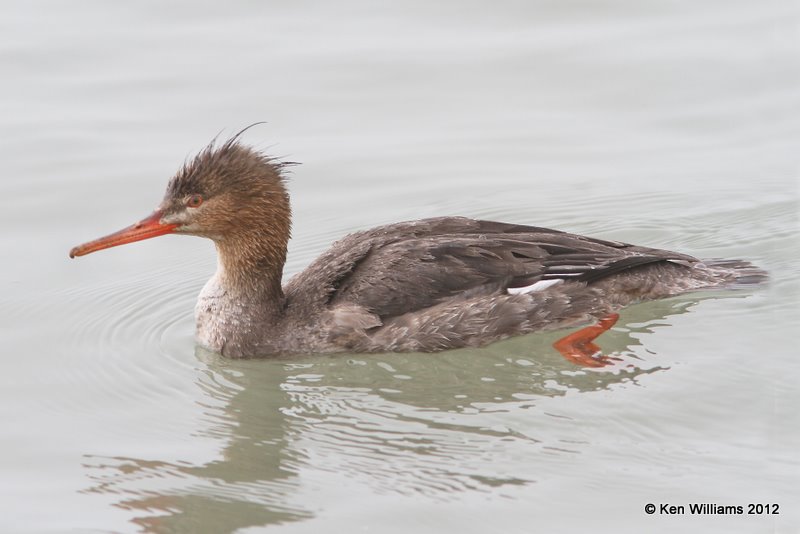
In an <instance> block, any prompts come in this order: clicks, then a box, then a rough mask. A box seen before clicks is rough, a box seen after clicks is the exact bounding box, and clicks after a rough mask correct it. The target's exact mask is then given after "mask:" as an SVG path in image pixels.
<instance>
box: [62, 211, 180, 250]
mask: <svg viewBox="0 0 800 534" xmlns="http://www.w3.org/2000/svg"><path fill="white" fill-rule="evenodd" d="M162 215H163V213H162V212H161V211H158V210H156V211H154V212H153V213H152V214H151V215H150V216H149V217H147V218H145V219H142V220H141V221H139V222H138V223H136V224H134V225H132V226H128V227H127V228H123V229H122V230H120V231H118V232H114V233H113V234H109V235H107V236H105V237H101V238H100V239H95V240H94V241H89V242H88V243H84V244H83V245H78V246H77V247H75V248H73V249H72V250H70V251H69V257H70V258H74V257H76V256H84V255H86V254H91V253H92V252H97V251H98V250H103V249H104V248H111V247H116V246H119V245H125V244H126V243H133V242H134V241H141V240H142V239H150V238H151V237H158V236H160V235H164V234H171V233H172V232H174V231H175V229H176V228H177V227H178V226H179V225H177V224H164V223H162V222H161V217H162Z"/></svg>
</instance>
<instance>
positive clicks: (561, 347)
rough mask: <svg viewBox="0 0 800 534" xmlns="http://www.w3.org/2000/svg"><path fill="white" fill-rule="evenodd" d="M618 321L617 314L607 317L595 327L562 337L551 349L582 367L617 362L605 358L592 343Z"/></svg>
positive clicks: (602, 365)
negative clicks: (553, 348)
mask: <svg viewBox="0 0 800 534" xmlns="http://www.w3.org/2000/svg"><path fill="white" fill-rule="evenodd" d="M618 319H619V314H618V313H612V314H611V315H607V316H606V317H603V318H602V319H600V321H599V322H598V323H597V324H595V325H592V326H587V327H585V328H581V329H580V330H578V331H577V332H573V333H572V334H570V335H568V336H565V337H562V338H561V339H559V340H558V341H556V342H555V343H553V347H555V349H556V350H557V351H558V352H560V353H561V355H562V356H563V357H564V358H566V359H567V360H569V361H571V362H572V363H574V364H576V365H580V366H582V367H605V366H606V365H611V364H612V363H613V362H612V360H618V358H611V357H609V356H605V355H604V354H603V352H602V351H601V350H600V347H598V346H597V345H595V344H594V343H593V341H594V340H595V338H597V336H599V335H600V334H602V333H603V332H605V331H606V330H608V329H609V328H611V327H612V326H614V324H616V322H617V320H618Z"/></svg>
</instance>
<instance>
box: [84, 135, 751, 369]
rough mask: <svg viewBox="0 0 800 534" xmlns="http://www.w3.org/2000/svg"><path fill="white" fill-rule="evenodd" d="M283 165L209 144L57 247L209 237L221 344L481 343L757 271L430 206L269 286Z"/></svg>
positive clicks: (399, 346)
mask: <svg viewBox="0 0 800 534" xmlns="http://www.w3.org/2000/svg"><path fill="white" fill-rule="evenodd" d="M282 167H283V165H282V164H281V163H280V162H278V161H276V160H273V159H271V158H268V157H266V156H264V155H263V154H260V153H259V152H257V151H255V150H253V149H251V148H249V147H246V146H243V145H241V144H240V143H239V142H238V140H237V138H234V139H232V140H230V141H228V142H226V143H224V144H222V145H221V146H219V147H214V146H210V147H208V148H207V149H205V150H204V151H202V152H201V153H200V154H199V155H198V156H197V157H196V158H194V160H192V161H191V162H189V163H188V164H186V165H185V166H184V168H182V169H181V170H180V171H179V172H178V173H177V174H176V176H175V177H174V178H173V179H172V180H171V181H170V183H169V185H168V187H167V192H166V195H165V197H164V200H163V201H162V203H161V205H160V206H159V208H158V209H157V211H156V212H155V213H154V214H153V215H151V216H150V217H148V218H147V219H145V220H143V221H141V222H140V223H137V225H134V226H132V227H130V228H128V229H125V230H122V231H120V232H117V233H115V234H111V235H110V236H107V237H105V238H101V239H99V240H96V241H93V242H90V243H87V244H85V245H81V246H80V247H76V248H75V249H73V250H72V251H71V253H70V255H71V256H79V255H83V254H88V253H90V252H93V251H96V250H100V249H102V248H108V247H110V246H115V245H118V244H124V243H127V242H131V241H135V240H139V239H145V238H148V237H154V236H156V235H161V234H164V233H170V232H174V233H185V234H192V235H199V236H202V237H207V238H209V239H212V240H213V241H214V243H215V244H216V247H217V253H218V256H219V266H218V270H217V272H216V273H215V275H214V276H213V277H212V278H211V280H209V282H208V283H207V284H206V286H205V287H204V288H203V291H202V292H201V294H200V297H199V298H198V302H197V307H196V310H195V313H196V317H197V339H198V342H199V343H201V344H202V345H204V346H206V347H208V348H210V349H212V350H215V351H218V352H221V353H222V354H224V355H227V356H231V357H250V356H267V355H271V354H279V353H310V352H343V351H348V352H379V351H438V350H443V349H450V348H456V347H464V346H480V345H485V344H487V343H490V342H492V341H496V340H498V339H503V338H506V337H509V336H513V335H518V334H524V333H527V332H534V331H539V330H546V329H553V328H562V327H565V326H572V325H577V324H580V323H585V322H588V321H591V320H592V319H593V318H600V317H603V316H606V315H607V314H609V313H612V312H614V311H616V310H619V309H620V308H621V307H623V306H626V305H628V304H630V303H632V302H636V301H639V300H646V299H654V298H662V297H666V296H670V295H675V294H679V293H683V292H687V291H693V290H698V289H707V288H719V287H731V286H737V285H751V284H758V283H761V282H763V281H764V280H765V279H766V274H765V273H764V272H763V271H761V270H760V269H758V268H756V267H754V266H752V265H751V264H749V263H747V262H745V261H740V260H731V261H706V262H701V261H699V260H697V259H696V258H693V257H691V256H687V255H685V254H680V253H676V252H670V251H666V250H658V249H652V248H647V247H640V246H634V245H628V244H625V243H619V242H615V241H606V240H600V239H593V238H589V237H584V236H579V235H573V234H569V233H565V232H560V231H557V230H550V229H547V228H539V227H533V226H522V225H515V224H506V223H500V222H492V221H479V220H472V219H466V218H461V217H440V218H433V219H424V220H419V221H413V222H404V223H398V224H391V225H387V226H381V227H378V228H374V229H372V230H368V231H365V232H360V233H356V234H352V235H350V236H347V237H345V238H344V239H342V240H340V241H338V242H337V243H335V244H334V245H333V246H332V247H331V248H330V249H329V250H328V251H327V252H325V253H324V254H323V255H322V256H320V257H319V258H318V259H317V260H315V261H314V262H313V263H312V264H311V265H309V266H308V268H307V269H305V270H304V271H303V272H301V273H300V274H298V275H297V276H295V277H294V278H292V279H291V280H290V281H289V282H288V283H287V284H286V285H282V284H281V274H282V270H283V265H284V262H285V259H286V248H287V243H288V239H289V233H290V221H291V209H290V205H289V196H288V193H287V191H286V188H285V184H284V181H283V178H282V176H281V171H282ZM520 288H527V289H520Z"/></svg>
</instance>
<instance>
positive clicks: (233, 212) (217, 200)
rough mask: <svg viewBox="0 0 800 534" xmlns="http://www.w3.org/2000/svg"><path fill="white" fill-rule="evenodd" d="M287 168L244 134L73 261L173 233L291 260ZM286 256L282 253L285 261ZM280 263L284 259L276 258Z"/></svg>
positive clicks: (192, 165) (200, 159)
mask: <svg viewBox="0 0 800 534" xmlns="http://www.w3.org/2000/svg"><path fill="white" fill-rule="evenodd" d="M284 165H285V164H284V163H281V162H278V161H276V160H274V159H272V158H270V157H267V156H265V155H264V154H261V153H260V152H258V151H256V150H254V149H252V148H250V147H247V146H243V145H241V144H240V143H239V141H238V135H237V136H235V137H233V138H232V139H230V140H228V141H226V142H225V143H224V144H222V145H220V146H214V144H213V143H212V144H211V145H209V146H208V147H207V148H205V149H204V150H203V151H201V152H200V153H199V154H198V155H197V156H196V157H195V158H194V159H192V160H191V161H190V162H187V163H186V164H185V165H184V166H183V168H181V169H180V170H179V171H178V173H177V174H176V175H175V176H174V177H173V178H172V179H171V180H170V182H169V185H168V186H167V191H166V194H165V195H164V200H162V201H161V203H160V204H159V205H158V206H157V207H156V209H155V211H154V212H153V213H152V214H150V215H149V216H148V217H146V218H144V219H142V220H141V221H139V222H138V223H136V224H134V225H132V226H129V227H127V228H124V229H122V230H120V231H118V232H115V233H113V234H109V235H107V236H105V237H101V238H99V239H96V240H94V241H90V242H88V243H84V244H83V245H79V246H77V247H75V248H73V249H72V250H71V251H70V253H69V255H70V257H71V258H74V257H76V256H83V255H85V254H90V253H92V252H96V251H98V250H102V249H105V248H110V247H115V246H118V245H124V244H126V243H133V242H135V241H141V240H143V239H149V238H151V237H156V236H160V235H164V234H169V233H178V234H189V235H197V236H201V237H207V238H209V239H212V240H213V241H214V242H215V243H216V244H217V246H218V247H220V246H223V247H224V246H227V247H229V248H230V247H231V246H233V247H235V248H240V249H246V248H252V247H251V246H250V245H252V244H253V242H254V241H255V242H256V243H262V244H268V245H269V248H271V249H274V250H275V251H276V252H277V253H279V252H280V251H281V250H282V251H283V255H284V256H285V249H286V244H287V242H288V239H289V230H290V224H291V222H290V220H291V208H290V206H289V195H288V192H287V191H286V187H285V184H284V179H283V177H282V176H281V170H282V168H283V166H284ZM280 255H281V254H278V256H280ZM275 259H276V260H279V259H280V258H279V257H276V258H275Z"/></svg>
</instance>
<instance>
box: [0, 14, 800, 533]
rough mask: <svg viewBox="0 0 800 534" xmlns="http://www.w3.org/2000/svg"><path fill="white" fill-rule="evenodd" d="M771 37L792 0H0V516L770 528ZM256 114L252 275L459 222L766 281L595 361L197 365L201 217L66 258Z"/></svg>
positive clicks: (792, 81) (789, 378)
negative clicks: (409, 222)
mask: <svg viewBox="0 0 800 534" xmlns="http://www.w3.org/2000/svg"><path fill="white" fill-rule="evenodd" d="M799 28H800V9H799V8H798V5H797V2H795V1H791V0H788V1H780V0H769V1H763V2H752V1H743V0H741V1H739V0H735V1H731V0H724V1H723V0H706V1H704V2H694V1H688V0H684V1H668V0H654V1H650V2H638V1H634V0H601V1H591V2H590V1H581V0H575V1H566V2H555V1H544V0H542V1H533V2H515V1H505V2H490V3H489V2H472V1H470V2H455V1H446V2H445V1H442V2H418V1H410V2H400V3H375V2H366V1H364V2H359V1H355V0H345V1H344V2H333V3H331V2H313V1H307V2H303V1H298V2H269V3H264V2H254V1H253V2H247V1H233V2H191V3H163V2H155V1H150V2H136V3H124V4H123V3H110V2H99V1H84V0H79V1H73V2H68V3H67V2H55V1H52V0H51V1H43V2H22V1H7V2H3V3H2V4H0V36H1V37H0V69H2V70H1V71H2V80H3V81H2V83H0V112H1V113H2V122H0V124H2V126H1V127H2V136H0V169H2V172H1V173H0V187H2V191H0V192H2V199H3V200H2V206H3V209H2V210H0V248H1V249H2V250H3V257H4V261H3V265H2V282H0V283H1V284H2V286H0V287H2V292H0V333H1V334H2V341H3V347H4V350H3V372H2V373H0V432H2V440H1V441H0V473H2V477H1V478H0V531H3V532H64V531H73V532H88V531H96V532H137V531H152V532H229V531H239V532H260V531H262V530H269V531H271V530H277V531H282V532H284V531H285V532H292V533H294V532H304V533H305V532H308V533H319V532H367V531H368V532H379V533H385V532H388V533H395V532H397V533H406V532H411V531H413V532H418V533H434V532H470V533H471V532H475V533H478V532H480V533H483V532H503V533H512V532H520V533H522V532H525V533H527V532H551V533H558V532H565V533H566V532H586V531H587V530H588V529H591V530H592V531H595V532H596V531H601V532H602V531H613V532H623V533H625V532H632V533H633V532H636V533H639V532H675V531H678V530H679V529H684V530H686V531H692V532H725V533H738V532H743V533H745V532H746V533H751V532H759V533H761V532H764V533H766V532H780V533H790V532H798V530H800V510H799V509H798V503H800V490H798V482H800V454H798V448H799V447H800V416H798V410H797V407H798V405H800V395H798V390H797V382H798V380H799V379H800V363H798V350H797V347H798V338H797V325H798V322H799V321H798V319H800V314H798V311H797V307H798V297H799V296H800V291H799V290H798V287H799V285H798V279H799V278H800V276H799V275H798V269H797V260H798V257H799V254H798V253H800V245H799V244H798V237H797V236H798V229H799V226H798V207H799V206H800V202H799V201H800V193H799V191H798V189H799V188H798V178H799V177H800V165H799V163H800V157H799V156H798V154H800V151H799V150H798V144H799V143H800V114H799V113H798V110H800V52H799V51H798V49H799V48H800V44H799V43H800V38H799V36H798V29H799ZM260 120H264V121H268V124H267V125H265V126H259V127H256V128H254V129H252V130H251V131H249V132H248V133H247V134H246V141H247V142H248V143H252V144H254V145H256V146H259V147H262V148H264V149H266V150H268V151H269V152H270V153H272V154H275V155H279V156H283V157H285V158H287V159H290V160H294V161H299V162H302V163H303V164H302V165H301V166H298V167H295V168H294V170H293V175H292V181H291V192H292V195H293V202H294V208H295V217H296V219H295V221H296V222H295V226H294V239H293V241H292V244H291V249H290V258H289V263H288V265H287V269H286V271H287V272H286V274H287V276H288V275H291V274H293V273H295V272H297V271H299V270H300V269H302V268H303V266H305V265H306V264H308V263H309V262H310V261H311V259H312V258H314V257H315V256H316V255H317V254H319V253H320V252H321V251H322V250H324V249H325V247H326V246H328V245H329V244H330V243H331V242H332V241H333V240H335V239H336V238H338V237H341V236H343V235H345V234H346V233H348V232H350V231H354V230H357V229H363V228H367V227H370V226H373V225H377V224H380V223H385V222H392V221H398V220H406V219H414V218H420V217H427V216H433V215H442V214H451V215H456V214H460V215H467V216H472V217H481V218H490V219H498V220H504V221H509V222H517V223H524V224H534V225H541V226H551V227H557V228H561V229H564V230H569V231H572V232H578V233H586V234H591V235H594V236H597V237H604V238H610V239H615V240H622V241H629V242H636V243H639V244H643V245H649V246H654V247H664V248H673V249H676V250H680V251H683V252H686V253H690V254H694V255H697V256H700V257H731V258H745V259H748V260H750V261H753V262H756V263H758V264H759V265H761V266H763V267H764V268H766V269H767V270H769V271H770V273H771V276H772V282H771V284H770V285H769V286H768V287H767V288H765V289H763V290H758V291H755V292H748V293H729V294H714V295H689V296H686V297H682V298H677V299H671V300H667V301H662V302H656V303H649V304H644V305H639V306H635V307H632V308H629V309H627V310H625V312H624V313H623V315H622V318H621V321H620V322H619V323H618V325H617V327H615V328H614V329H613V330H612V331H611V332H609V333H608V334H607V335H605V336H603V337H602V338H601V341H600V344H601V345H602V347H603V348H604V350H605V351H607V352H608V353H612V354H614V355H616V356H617V357H619V358H620V359H621V361H620V362H619V363H618V364H617V365H615V366H613V367H611V368H607V369H603V370H600V371H596V370H582V369H580V368H577V367H574V366H573V365H571V364H569V363H568V362H566V361H564V360H562V359H561V358H560V357H559V356H558V355H557V354H556V353H555V352H554V350H553V349H552V348H551V343H552V342H553V341H554V340H555V339H557V338H558V337H559V335H561V334H563V332H562V333H559V332H556V333H550V334H538V335H537V334H534V335H530V336H526V337H523V338H518V339H513V340H509V341H507V342H503V343H498V344H495V345H492V346H490V347H488V348H486V349H482V350H464V351H455V352H449V353H444V354H438V355H417V354H407V355H391V354H387V355H371V356H361V355H350V356H337V357H303V358H297V359H292V360H277V361H274V360H273V361H243V362H241V361H226V360H223V359H220V358H218V357H216V356H215V355H213V354H207V353H203V352H202V351H200V350H196V349H195V347H194V344H193V341H192V334H193V319H192V307H193V303H194V299H195V296H196V294H197V293H198V291H199V289H200V288H201V287H202V284H203V283H204V281H205V280H206V279H207V278H208V276H209V275H210V274H211V273H212V271H213V269H214V265H215V259H214V252H213V247H212V245H211V244H210V243H208V242H204V241H202V240H199V239H192V238H186V237H177V236H168V237H163V238H160V239H158V240H153V241H149V242H143V243H137V244H134V245H129V246H127V247H122V248H118V249H114V250H109V251H104V252H102V253H99V254H96V255H92V256H89V257H87V258H82V259H80V260H69V259H68V258H67V252H68V250H69V249H70V247H71V246H73V245H75V244H77V243H79V242H83V241H85V240H87V239H90V238H94V237H97V236H99V235H102V234H105V233H107V232H109V231H112V230H116V229H118V228H120V227H122V226H125V225H128V224H130V223H132V222H134V221H136V220H138V219H139V218H141V217H142V216H144V215H146V214H147V213H149V212H150V210H151V209H152V207H153V206H154V205H155V204H156V202H157V201H158V200H159V199H160V198H161V195H162V193H163V188H164V185H165V184H166V181H167V179H168V178H169V177H170V176H171V174H172V173H173V172H174V171H175V170H176V169H177V167H178V166H179V165H180V164H181V163H182V162H183V160H184V158H185V157H187V156H188V155H191V154H192V153H194V151H196V150H198V149H200V148H202V147H203V146H204V145H205V144H206V143H207V142H208V141H209V140H210V139H211V138H212V137H214V136H215V135H217V133H218V132H220V131H223V135H228V134H230V133H233V132H235V131H236V130H238V129H239V128H241V127H243V126H245V125H247V124H249V123H252V122H255V121H260ZM647 503H655V504H657V505H660V504H666V503H668V504H673V505H683V506H687V510H686V514H685V515H674V516H667V515H662V514H660V513H658V512H657V513H656V514H654V515H648V514H646V513H645V512H644V507H645V505H646V504H647ZM689 503H715V504H719V505H741V506H744V507H745V512H746V511H747V510H746V505H747V504H748V503H777V504H778V505H780V509H779V511H780V515H775V516H765V515H746V514H745V515H733V516H722V515H691V514H690V513H689V510H688V504H689ZM270 529H271V530H270Z"/></svg>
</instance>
